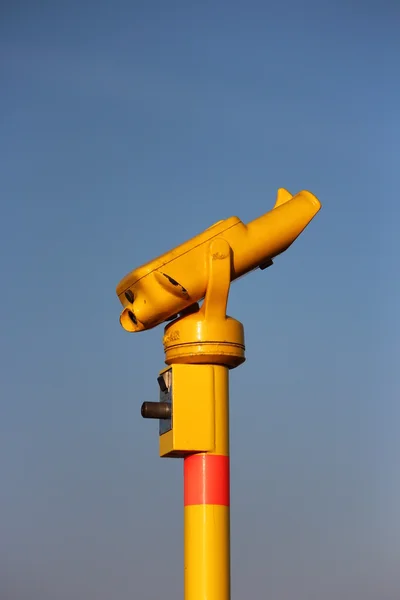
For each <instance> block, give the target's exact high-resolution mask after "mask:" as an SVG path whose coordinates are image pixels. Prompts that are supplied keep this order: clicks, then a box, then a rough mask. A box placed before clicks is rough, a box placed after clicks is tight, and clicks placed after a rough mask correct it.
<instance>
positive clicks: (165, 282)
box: [117, 188, 321, 332]
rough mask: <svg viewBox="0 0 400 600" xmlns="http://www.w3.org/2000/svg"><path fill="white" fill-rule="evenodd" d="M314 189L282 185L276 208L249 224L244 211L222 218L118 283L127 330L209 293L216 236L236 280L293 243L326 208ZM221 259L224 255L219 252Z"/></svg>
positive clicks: (151, 322)
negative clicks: (228, 256) (242, 217)
mask: <svg viewBox="0 0 400 600" xmlns="http://www.w3.org/2000/svg"><path fill="white" fill-rule="evenodd" d="M320 208H321V204H320V202H319V200H318V198H316V197H315V196H314V195H313V194H312V193H311V192H308V191H301V192H299V193H298V194H296V195H295V196H292V194H290V193H289V192H288V191H287V190H285V189H283V188H281V189H279V190H278V194H277V199H276V202H275V206H274V208H273V209H272V210H271V211H269V212H267V213H265V214H264V215H262V216H261V217H258V219H255V220H254V221H251V222H250V223H249V224H248V225H245V224H244V223H242V221H241V220H240V219H239V218H238V217H230V218H229V219H225V220H223V221H218V223H215V224H214V225H212V226H211V227H209V228H208V229H206V230H205V231H203V232H202V233H200V234H199V235H197V236H196V237H194V238H192V239H190V240H188V241H187V242H184V243H183V244H181V245H180V246H177V247H176V248H174V249H173V250H170V251H169V252H166V253H165V254H163V255H162V256H159V257H158V258H155V259H153V260H152V261H150V262H148V263H146V264H145V265H142V266H141V267H139V268H137V269H135V270H134V271H131V272H130V273H129V274H128V275H126V276H125V277H124V278H123V279H122V280H121V281H120V283H119V284H118V286H117V295H118V297H119V299H120V302H121V304H122V305H123V307H124V309H123V311H122V313H121V316H120V323H121V325H122V327H123V328H124V329H125V330H126V331H130V332H136V331H144V330H145V329H151V328H152V327H155V326H156V325H159V324H161V323H163V322H164V321H166V320H169V319H171V318H173V317H175V316H177V315H178V314H179V313H181V312H182V311H184V310H185V309H187V308H189V307H190V306H191V305H193V304H195V303H196V302H199V301H200V300H202V299H203V298H204V296H205V293H206V288H207V282H208V270H209V260H208V258H209V248H210V242H211V241H212V240H213V239H215V238H222V239H224V240H226V241H227V242H228V244H229V247H230V249H231V281H234V280H235V279H237V278H238V277H241V276H242V275H245V274H246V273H248V272H250V271H252V270H253V269H256V268H257V267H259V268H260V269H265V268H266V267H268V266H270V265H271V264H272V259H273V258H274V257H275V256H278V254H281V253H282V252H284V251H285V250H287V249H288V248H289V246H291V245H292V243H293V242H294V241H295V240H296V238H297V237H298V236H299V235H300V234H301V233H302V232H303V231H304V229H305V228H306V227H307V225H308V224H309V223H310V221H311V220H312V219H313V218H314V216H315V215H316V214H317V212H318V211H319V210H320ZM213 258H215V259H218V256H215V257H213ZM221 258H224V257H221Z"/></svg>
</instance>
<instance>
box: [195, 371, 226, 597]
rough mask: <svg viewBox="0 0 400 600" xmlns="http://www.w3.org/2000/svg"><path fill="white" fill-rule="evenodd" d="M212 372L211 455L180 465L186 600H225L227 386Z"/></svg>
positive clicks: (219, 374)
mask: <svg viewBox="0 0 400 600" xmlns="http://www.w3.org/2000/svg"><path fill="white" fill-rule="evenodd" d="M197 368H199V369H201V368H202V366H201V365H198V367H197ZM213 369H214V401H215V449H214V451H213V452H205V453H198V454H192V455H190V456H188V457H187V458H185V460H184V505H185V507H184V590H185V595H184V598H185V600H229V598H230V514H229V512H230V511H229V498H230V493H229V492H230V489H229V488H230V485H229V381H228V369H227V367H224V366H219V365H218V366H217V365H216V366H214V367H213Z"/></svg>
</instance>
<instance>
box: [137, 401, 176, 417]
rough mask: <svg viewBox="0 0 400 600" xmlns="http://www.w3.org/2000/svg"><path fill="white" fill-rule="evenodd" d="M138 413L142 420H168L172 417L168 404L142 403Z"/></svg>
mask: <svg viewBox="0 0 400 600" xmlns="http://www.w3.org/2000/svg"><path fill="white" fill-rule="evenodd" d="M140 412H141V413H142V417H143V418H144V419H170V418H171V416H172V408H171V404H170V403H169V402H143V404H142V408H141V411H140Z"/></svg>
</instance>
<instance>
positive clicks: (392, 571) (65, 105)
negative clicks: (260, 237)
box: [0, 0, 400, 600]
mask: <svg viewBox="0 0 400 600" xmlns="http://www.w3.org/2000/svg"><path fill="white" fill-rule="evenodd" d="M7 4H8V5H7ZM7 4H6V5H4V7H3V8H2V17H1V24H0V56H1V71H0V77H1V79H0V83H1V90H2V91H1V95H0V108H1V111H0V117H1V141H0V144H1V146H0V148H1V161H0V164H1V166H0V173H1V177H0V181H1V188H0V189H1V214H2V218H1V220H0V228H1V229H0V233H1V235H0V244H1V252H0V267H1V272H2V281H3V292H2V294H1V299H0V307H1V314H2V317H3V318H2V320H1V330H0V331H1V335H0V358H1V382H0V383H1V388H0V390H1V394H0V410H1V413H0V473H1V477H2V485H1V488H0V596H1V598H4V599H5V600H25V599H29V600H54V599H55V598H57V600H69V599H70V598H84V599H85V600H106V599H107V600H108V599H109V598H111V597H112V598H119V599H120V600H123V599H128V598H143V599H145V598H149V599H150V598H156V597H159V596H160V595H161V594H162V595H163V598H165V599H166V600H169V599H172V598H177V597H182V464H181V461H179V460H161V459H160V458H159V457H158V437H157V424H156V423H153V422H148V421H143V419H142V418H141V417H140V405H141V403H142V401H144V400H153V399H156V398H157V393H158V388H157V382H156V376H157V374H158V371H159V370H160V369H162V368H163V366H164V363H163V352H162V344H161V337H162V328H161V327H159V328H157V329H154V330H152V331H149V332H146V333H141V334H136V335H129V334H127V333H126V332H124V331H123V330H122V329H121V328H120V326H119V320H118V319H119V312H120V306H119V303H118V300H117V298H116V296H115V286H116V284H117V283H118V281H119V280H120V279H121V278H122V277H123V276H124V275H125V274H126V273H127V272H128V271H130V270H131V269H133V268H134V267H136V266H139V265H140V264H142V263H143V262H146V261H147V260H149V259H151V258H153V257H154V256H157V255H158V254H160V253H162V252H164V251H165V250H167V249H169V248H171V247H173V246H175V245H177V244H179V243H181V242H182V241H184V240H185V239H187V238H189V237H191V236H193V235H195V234H197V233H199V232H200V231H202V230H203V229H204V228H205V227H208V226H209V225H211V224H212V223H214V222H215V221H217V220H219V219H224V218H227V217H229V216H231V215H238V216H239V217H240V218H241V219H242V220H243V221H245V222H247V221H249V220H251V219H253V218H255V217H257V216H259V215H260V214H261V213H263V212H266V211H267V210H269V209H270V208H272V206H273V204H274V201H275V195H276V190H277V188H278V187H286V188H288V189H289V190H291V191H292V193H294V192H297V191H300V190H301V189H309V190H311V191H312V192H313V193H315V194H316V195H317V196H318V197H319V199H320V200H321V202H322V204H323V208H322V211H321V212H320V213H319V215H318V216H317V217H316V219H315V220H314V221H313V222H312V224H311V225H310V226H309V228H308V229H307V230H306V232H305V233H304V234H303V235H302V236H301V237H300V238H299V239H298V240H297V242H296V243H295V245H293V247H292V248H291V249H290V250H289V251H288V252H287V253H285V254H284V255H282V256H281V257H279V258H278V259H277V260H276V261H275V265H274V266H273V267H272V268H271V269H268V270H267V271H265V272H255V273H253V274H251V276H249V277H246V278H244V279H242V280H240V281H239V282H237V283H236V284H234V286H233V287H232V291H231V296H230V302H229V313H230V314H231V315H232V316H234V317H236V318H238V319H240V320H241V321H242V322H243V323H244V326H245V333H246V346H247V362H246V363H245V364H244V365H243V366H242V367H240V368H238V369H237V370H235V371H234V372H232V374H231V445H232V448H231V451H232V484H231V487H232V511H231V514H232V598H243V597H254V598H264V597H268V599H269V600H286V599H287V600H289V599H292V598H296V600H312V599H314V598H315V599H317V598H318V599H320V598H324V600H337V598H351V600H361V599H362V600H376V599H377V598H379V599H380V600H397V599H398V597H399V586H400V579H399V571H398V564H399V560H400V544H399V541H398V540H399V535H400V530H399V519H398V506H399V502H400V477H399V473H398V456H399V450H400V445H399V441H398V439H399V437H398V427H399V417H400V410H399V408H398V402H397V400H398V398H399V387H400V386H399V383H400V380H399V376H398V367H397V362H398V361H397V360H396V359H397V357H398V351H399V321H398V306H399V278H398V265H397V260H396V258H398V256H399V247H398V242H397V237H398V236H397V231H398V219H399V215H400V213H399V208H398V206H399V205H398V200H397V197H396V194H397V188H398V185H397V173H398V156H399V150H398V148H399V145H398V140H399V135H400V120H399V108H398V107H399V105H400V84H399V79H398V76H397V72H398V60H399V52H400V41H399V38H398V22H399V18H400V8H399V7H397V6H396V3H394V2H384V3H380V2H372V1H369V2H355V3H352V4H351V3H347V2H344V1H342V0H341V1H338V2H336V3H333V2H323V1H320V2H310V1H305V2H301V3H299V2H295V0H287V1H286V2H279V3H269V2H256V1H254V0H249V1H248V2H243V1H240V2H239V1H238V2H231V3H228V2H226V1H219V2H218V1H216V2H204V3H195V2H182V1H176V2H169V3H166V2H161V1H154V2H121V1H115V2H113V3H111V2H110V3H106V2H104V1H102V0H100V1H99V2H96V3H95V2H92V1H91V0H87V1H86V2H81V3H78V2H73V1H71V2H68V3H62V2H54V3H45V2H43V3H39V2H37V3H33V2H19V3H13V5H12V6H11V3H7Z"/></svg>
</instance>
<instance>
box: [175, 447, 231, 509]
mask: <svg viewBox="0 0 400 600" xmlns="http://www.w3.org/2000/svg"><path fill="white" fill-rule="evenodd" d="M183 468H184V505H185V506H190V505H193V504H219V505H222V506H229V456H222V455H215V454H192V455H191V456H188V457H187V458H185V460H184V467H183Z"/></svg>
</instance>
